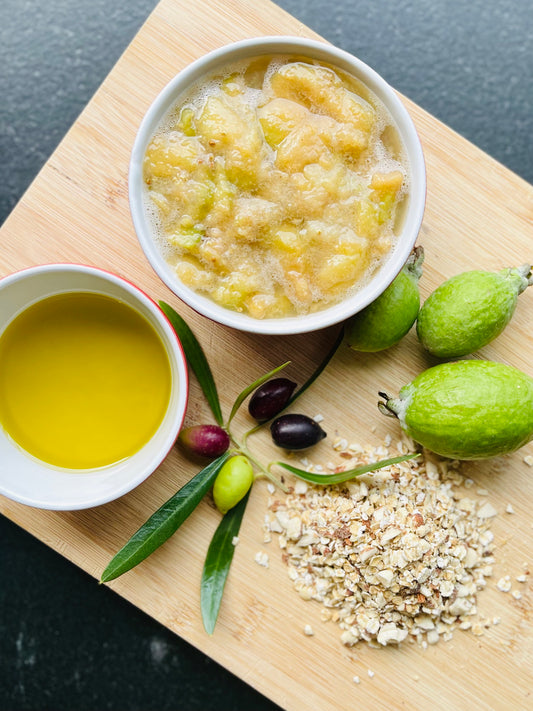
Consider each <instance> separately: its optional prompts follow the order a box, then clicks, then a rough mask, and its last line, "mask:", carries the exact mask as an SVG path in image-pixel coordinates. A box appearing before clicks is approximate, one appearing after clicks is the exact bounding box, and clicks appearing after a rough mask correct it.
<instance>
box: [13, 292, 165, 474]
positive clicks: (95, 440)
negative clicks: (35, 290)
mask: <svg viewBox="0 0 533 711" xmlns="http://www.w3.org/2000/svg"><path fill="white" fill-rule="evenodd" d="M171 386H172V379H171V369H170V362H169V359H168V355H167V352H166V350H165V347H164V345H163V343H162V341H161V339H160V338H159V336H158V334H157V333H156V331H155V329H154V328H153V327H152V325H151V324H150V323H149V322H148V320H147V319H146V318H145V317H144V316H142V315H141V314H140V313H138V312H137V311H136V310H135V309H133V308H132V307H130V306H129V305H127V304H125V303H123V302H121V301H119V300H117V299H114V298H111V297H109V296H105V295H103V294H97V293H92V292H69V293H64V294H57V295H54V296H49V297H47V298H44V299H43V300H41V301H39V302H37V303H34V304H33V305H31V306H29V307H28V308H27V309H25V310H24V311H23V312H21V313H20V314H19V315H18V316H16V317H15V318H14V319H13V321H11V323H10V324H9V325H8V326H7V327H6V329H5V330H4V332H3V334H2V335H1V336H0V423H1V425H2V427H3V428H4V431H5V432H6V433H7V434H8V436H9V437H10V438H11V439H12V440H14V442H15V443H16V444H17V445H18V446H19V447H20V448H22V449H23V450H25V451H26V452H27V453H28V454H30V455H32V456H33V457H36V458H37V459H39V460H41V461H43V462H46V463H48V464H50V465H53V466H56V467H62V468H68V469H79V470H86V469H93V468H100V467H104V466H108V465H110V464H113V463H116V462H118V461H120V460H123V459H125V458H126V457H129V456H131V455H133V454H135V453H136V452H137V451H138V450H140V449H141V447H142V446H143V445H144V444H146V443H147V442H148V441H149V440H150V439H151V437H152V436H153V435H154V434H155V432H156V431H157V429H158V428H159V426H160V424H161V422H162V420H163V417H164V415H165V413H166V410H167V407H168V404H169V400H170V393H171Z"/></svg>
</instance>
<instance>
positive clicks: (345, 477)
mask: <svg viewBox="0 0 533 711" xmlns="http://www.w3.org/2000/svg"><path fill="white" fill-rule="evenodd" d="M419 456H420V454H405V455H403V456H401V457H392V459H382V460H381V461H380V462H373V463H372V464H365V465H364V466H361V467H356V468H355V469H347V470H346V471H344V472H338V473H336V474H315V473H314V472H306V471H305V470H304V469H297V468H296V467H292V466H291V465H290V464H285V462H274V464H276V465H277V466H279V467H283V469H286V470H287V471H289V472H291V474H294V475H295V476H297V477H299V478H300V479H303V480H304V481H308V482H310V483H311V484H323V485H325V486H326V485H328V484H342V483H343V482H345V481H349V480H350V479H355V477H357V476H361V474H368V473H369V472H375V471H377V470H378V469H383V468H384V467H390V466H391V465H392V464H400V462H407V461H408V460H409V459H415V458H416V457H419ZM271 466H273V465H271Z"/></svg>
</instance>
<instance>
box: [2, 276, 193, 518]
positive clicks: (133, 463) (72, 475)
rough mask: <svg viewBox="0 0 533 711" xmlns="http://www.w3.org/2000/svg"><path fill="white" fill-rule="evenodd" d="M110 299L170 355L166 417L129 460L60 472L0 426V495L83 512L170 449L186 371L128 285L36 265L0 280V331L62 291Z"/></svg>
mask: <svg viewBox="0 0 533 711" xmlns="http://www.w3.org/2000/svg"><path fill="white" fill-rule="evenodd" d="M75 291H84V292H94V293H98V294H103V295H107V296H111V297H114V298H115V299H118V300H120V301H122V302H124V303H126V304H128V305H129V306H131V307H132V308H134V309H136V310H137V312H139V313H140V314H141V315H143V316H144V317H145V318H146V319H147V320H148V321H149V322H150V323H151V324H152V326H153V327H154V329H155V330H156V332H157V334H158V335H159V337H160V339H161V341H162V343H163V345H164V347H165V349H166V351H167V354H168V357H169V362H170V367H171V376H172V387H171V394H170V402H169V405H168V408H167V412H166V415H165V417H164V419H163V421H162V423H161V425H160V427H159V429H158V430H157V432H156V433H155V435H154V436H153V437H152V439H151V440H150V441H149V442H148V443H147V444H146V445H145V446H144V447H142V448H141V449H140V450H139V451H138V452H137V453H135V454H134V455H132V456H131V457H129V458H127V459H125V460H122V461H120V462H118V463H115V464H113V465H110V466H107V467H102V468H98V469H84V470H75V469H73V470H70V469H60V468H58V467H54V466H51V465H48V464H46V463H43V462H41V461H39V460H37V459H35V458H33V457H31V456H30V455H28V454H27V453H25V452H24V451H22V450H21V449H20V448H19V447H18V446H17V445H16V444H15V443H14V442H13V441H12V440H11V438H10V437H9V436H8V435H7V434H6V433H5V432H4V431H3V429H2V428H0V493H2V494H4V495H5V496H7V497H9V498H11V499H14V500H15V501H19V502H21V503H24V504H28V505H31V506H36V507H40V508H48V509H63V510H73V509H80V508H88V507H90V506H96V505H99V504H102V503H106V502H108V501H111V500H112V499H115V498H117V497H119V496H121V495H122V494H124V493H126V492H127V491H130V490H131V489H133V488H134V487H135V486H137V485H138V484H140V483H141V482H142V481H143V480H144V479H146V477H147V476H149V474H151V473H152V471H154V469H156V467H157V466H158V465H159V464H160V463H161V461H162V460H163V458H164V457H165V456H166V454H167V453H168V452H169V450H170V449H171V447H172V445H173V444H174V442H175V439H176V437H177V435H178V432H179V429H180V427H181V424H182V422H183V418H184V415H185V409H186V406H187V394H188V392H187V369H186V365H185V359H184V356H183V352H182V350H181V346H180V344H179V341H178V340H177V338H176V336H175V334H174V331H173V330H172V328H171V326H170V324H169V323H168V321H167V320H166V318H165V316H164V315H163V314H162V312H161V311H160V310H159V308H158V307H157V306H156V305H155V304H154V303H153V302H152V301H151V300H150V299H149V298H148V297H147V296H146V295H144V294H143V293H142V292H141V291H140V290H138V289H137V288H136V287H134V286H133V285H131V284H129V283H128V282H126V281H124V280H123V279H120V278H119V277H116V276H114V275H112V274H108V273H106V272H103V271H101V270H97V269H92V268H89V267H83V266H76V265H52V266H43V267H35V268H32V269H28V270H25V271H22V272H17V273H16V274H12V275H10V276H9V277H6V278H5V279H3V280H2V281H0V333H2V332H3V330H4V329H5V327H6V326H7V325H8V324H9V323H10V322H11V321H12V319H13V318H15V316H17V315H18V314H19V313H20V312H21V311H23V310H24V309H26V308H27V307H29V306H30V305H31V304H33V303H35V302H37V301H40V300H41V299H43V298H46V297H48V296H53V295H55V294H60V293H63V292H75Z"/></svg>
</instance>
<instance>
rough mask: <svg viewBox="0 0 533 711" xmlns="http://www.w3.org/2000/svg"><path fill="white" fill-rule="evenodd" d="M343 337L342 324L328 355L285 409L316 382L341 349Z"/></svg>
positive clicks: (294, 394)
mask: <svg viewBox="0 0 533 711" xmlns="http://www.w3.org/2000/svg"><path fill="white" fill-rule="evenodd" d="M343 339H344V325H343V326H342V328H341V330H340V331H339V334H338V336H337V338H336V339H335V342H334V344H333V345H332V346H331V348H330V349H329V351H328V352H327V354H326V357H325V358H324V359H323V360H322V362H321V363H320V365H319V366H318V367H317V368H316V370H315V371H314V373H313V374H312V375H311V376H310V377H309V378H308V379H307V380H306V381H305V383H304V384H303V385H302V386H301V388H298V390H297V391H296V392H295V393H293V395H292V397H291V398H290V399H289V401H288V403H287V404H286V405H285V407H284V408H283V409H284V410H285V409H287V408H288V407H289V405H292V403H293V402H294V401H295V400H296V398H298V397H300V395H302V394H303V393H304V392H305V391H306V390H307V388H309V387H310V386H311V385H312V384H313V383H314V382H315V380H316V379H317V378H318V376H319V375H320V374H321V373H322V371H323V370H324V369H325V367H326V366H327V364H328V363H329V362H330V360H331V359H332V358H333V356H334V355H335V353H336V352H337V350H338V349H339V346H340V344H341V343H342V341H343ZM282 412H283V410H282ZM278 414H279V413H278Z"/></svg>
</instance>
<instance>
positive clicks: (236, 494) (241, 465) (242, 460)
mask: <svg viewBox="0 0 533 711" xmlns="http://www.w3.org/2000/svg"><path fill="white" fill-rule="evenodd" d="M253 480H254V470H253V469H252V465H251V464H250V462H249V461H248V459H247V457H245V456H244V455H243V454H237V455H235V456H234V457H231V458H230V459H228V461H227V462H225V464H224V465H223V467H222V469H221V470H220V471H219V473H218V476H217V478H216V479H215V483H214V485H213V499H214V501H215V505H216V507H217V509H218V510H219V511H220V513H222V514H225V513H227V512H228V511H229V510H230V509H232V508H233V507H234V506H236V505H237V504H238V503H239V501H240V500H241V499H242V498H244V496H245V495H246V493H247V492H248V490H249V488H250V487H251V486H252V483H253Z"/></svg>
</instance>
